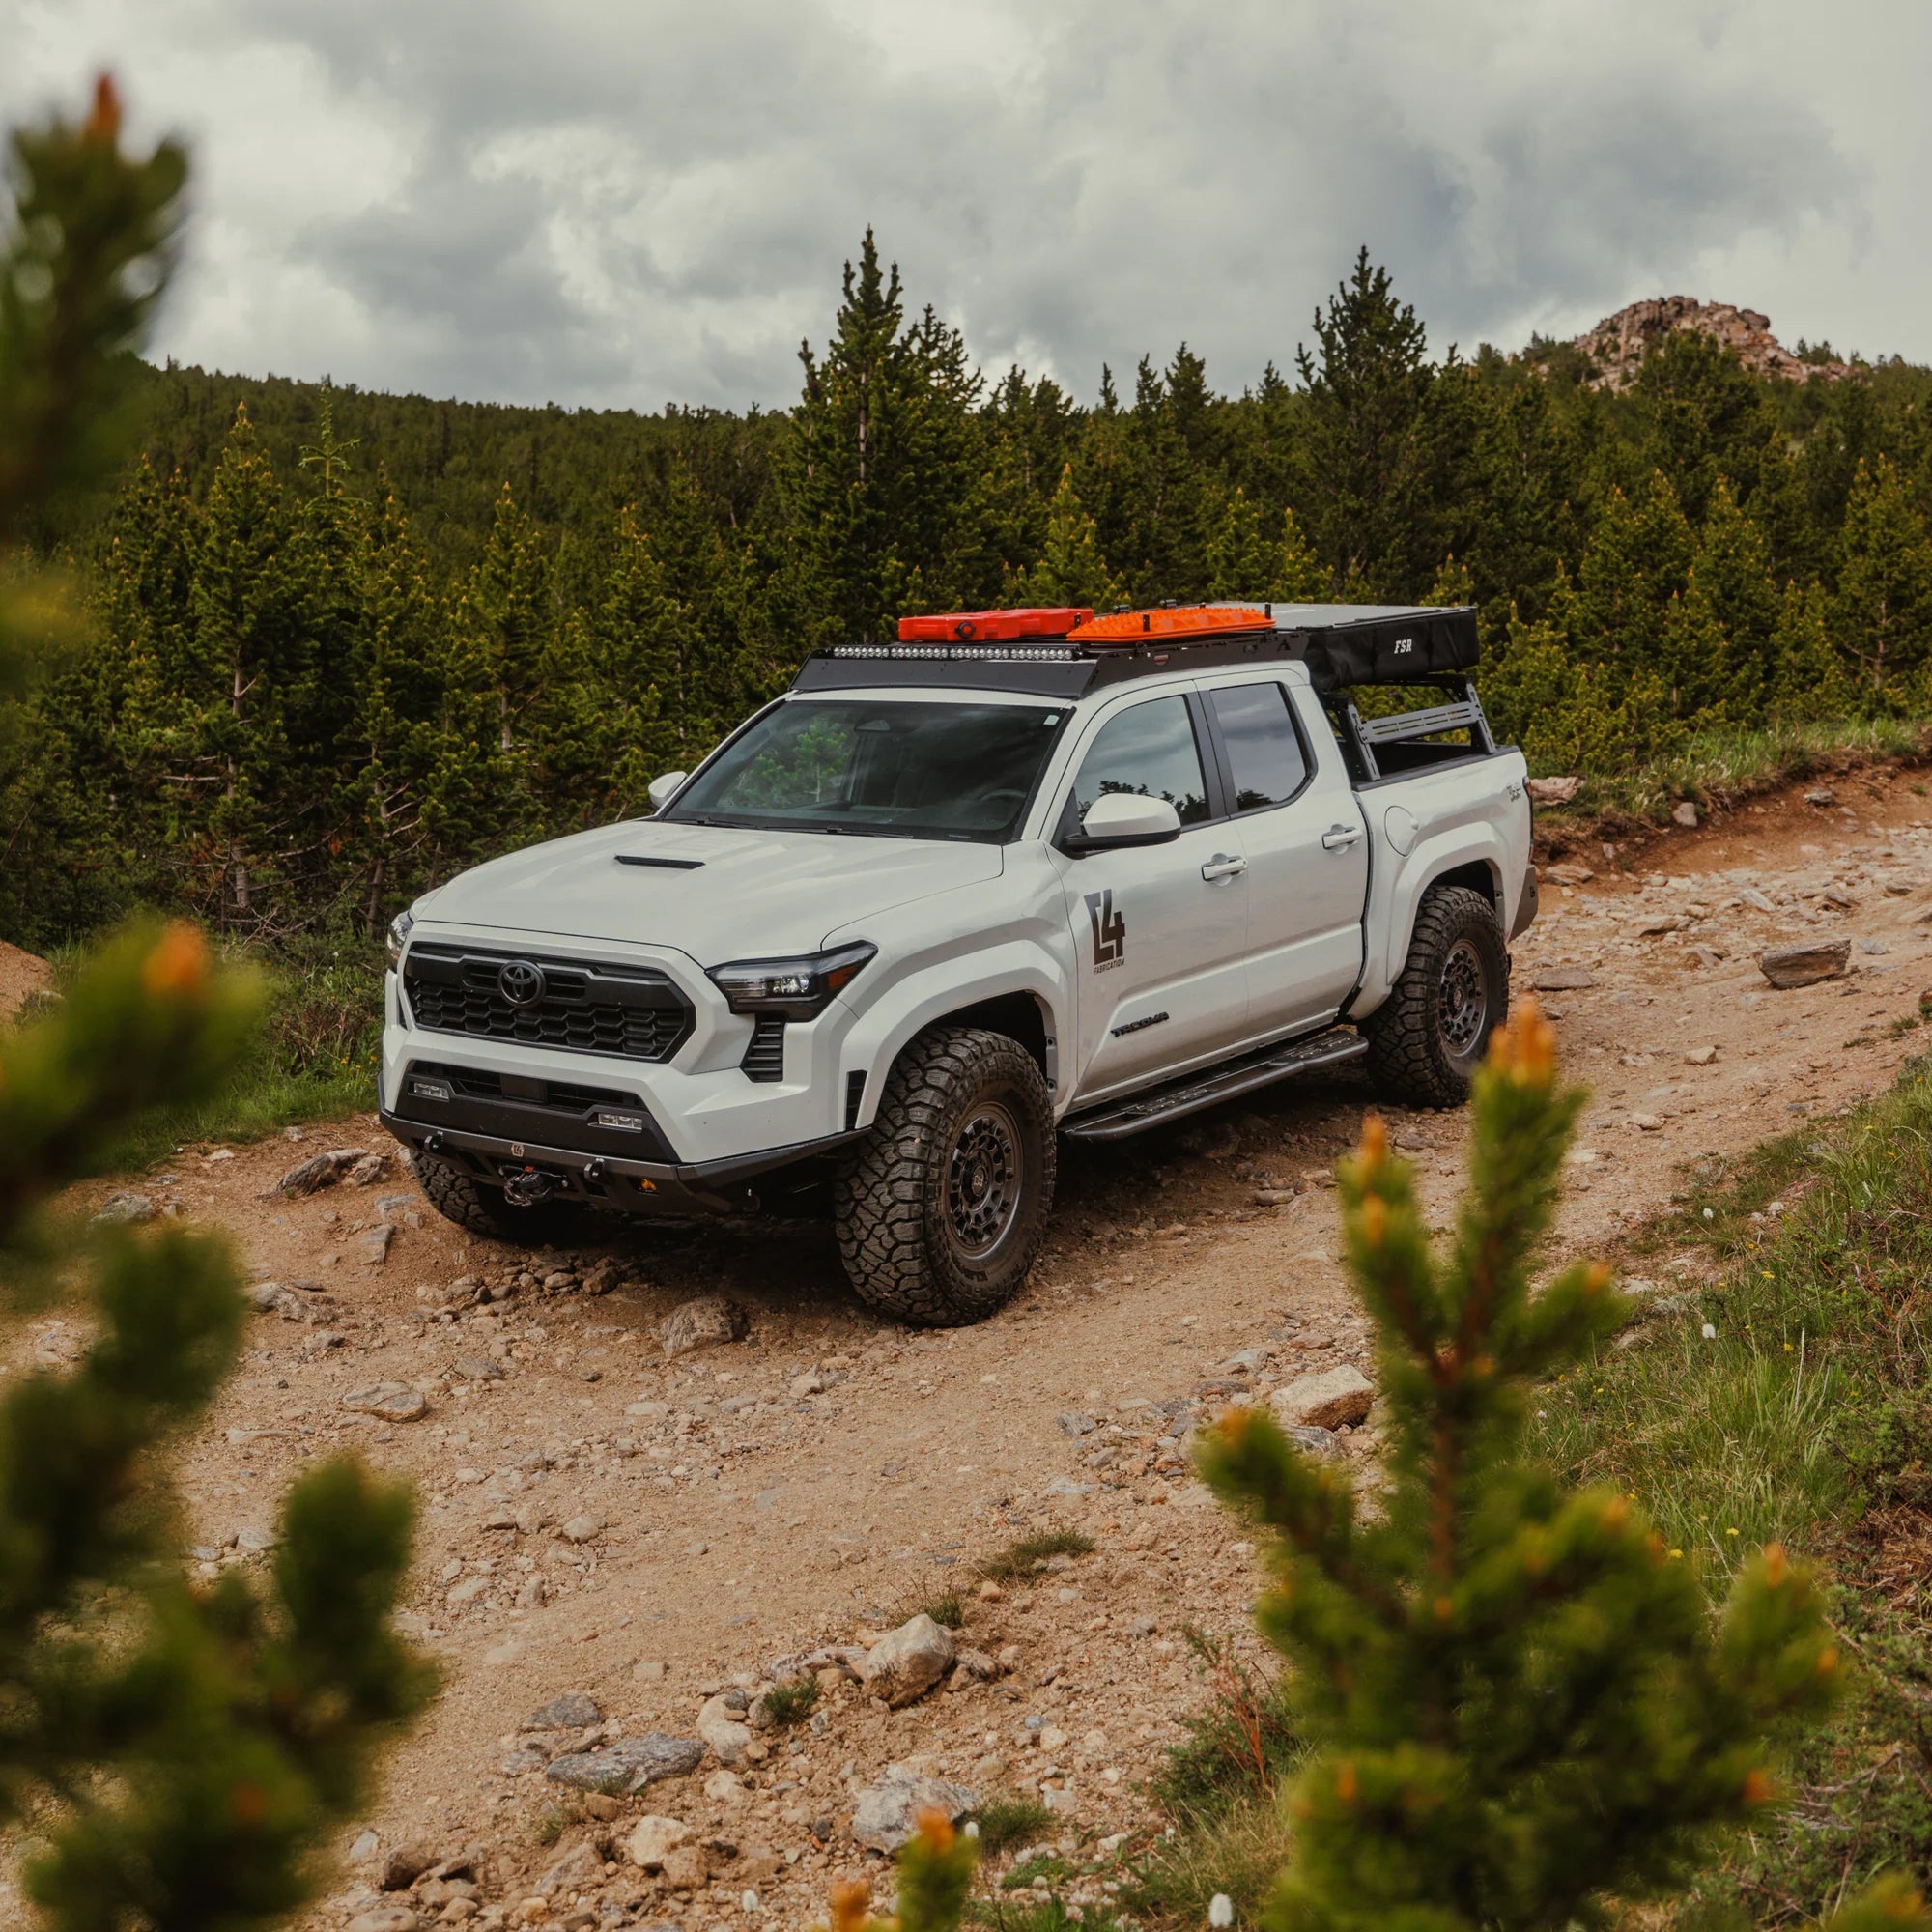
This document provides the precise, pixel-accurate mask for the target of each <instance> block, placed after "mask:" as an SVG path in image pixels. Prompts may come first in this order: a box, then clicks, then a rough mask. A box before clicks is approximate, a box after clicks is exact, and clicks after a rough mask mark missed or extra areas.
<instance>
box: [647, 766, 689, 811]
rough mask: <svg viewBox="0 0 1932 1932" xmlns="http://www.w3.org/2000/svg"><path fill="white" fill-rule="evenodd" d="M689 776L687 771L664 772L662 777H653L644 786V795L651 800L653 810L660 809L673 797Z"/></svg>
mask: <svg viewBox="0 0 1932 1932" xmlns="http://www.w3.org/2000/svg"><path fill="white" fill-rule="evenodd" d="M690 776H691V774H690V773H689V772H666V773H665V775H664V776H663V777H662V778H655V779H653V780H652V781H650V783H649V784H648V785H647V786H646V787H645V788H644V796H645V797H646V798H648V799H649V800H650V802H651V810H653V811H662V810H664V809H665V807H666V806H668V804H669V803H670V802H671V800H672V798H673V797H675V796H676V793H677V788H678V786H679V785H681V784H682V783H683V782H684V781H685V780H686V779H688V778H689V777H690Z"/></svg>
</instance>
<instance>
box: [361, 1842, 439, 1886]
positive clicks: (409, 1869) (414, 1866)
mask: <svg viewBox="0 0 1932 1932" xmlns="http://www.w3.org/2000/svg"><path fill="white" fill-rule="evenodd" d="M435 1863H436V1859H435V1857H434V1855H433V1854H431V1853H430V1852H428V1851H426V1850H424V1848H423V1847H422V1846H421V1845H395V1846H392V1847H391V1848H390V1850H389V1851H388V1852H387V1853H386V1854H385V1855H384V1859H383V1865H382V1869H381V1870H380V1871H379V1872H378V1873H377V1874H376V1884H377V1887H378V1889H381V1890H383V1891H407V1890H408V1889H410V1887H411V1886H412V1885H413V1884H415V1882H416V1880H417V1879H419V1878H421V1877H422V1875H423V1873H424V1872H426V1871H428V1870H429V1868H430V1866H431V1865H433V1864H435Z"/></svg>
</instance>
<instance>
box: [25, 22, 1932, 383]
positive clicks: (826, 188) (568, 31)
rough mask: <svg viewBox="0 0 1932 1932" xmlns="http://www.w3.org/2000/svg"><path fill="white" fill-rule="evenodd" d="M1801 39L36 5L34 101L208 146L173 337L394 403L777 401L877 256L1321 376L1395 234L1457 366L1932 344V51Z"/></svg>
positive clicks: (1695, 33)
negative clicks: (1324, 338)
mask: <svg viewBox="0 0 1932 1932" xmlns="http://www.w3.org/2000/svg"><path fill="white" fill-rule="evenodd" d="M1807 4H1808V0H1761V4H1758V5H1755V6H1753V7H1750V8H1748V9H1745V8H1742V7H1740V6H1736V5H1733V4H1731V0H1677V4H1670V5H1666V4H1664V0H1636V3H1635V4H1634V5H1626V6H1625V7H1624V8H1622V9H1619V10H1605V9H1603V8H1601V7H1600V6H1586V5H1584V4H1581V0H1575V4H1573V0H1471V4H1467V5H1464V6H1463V7H1461V8H1455V9H1446V8H1441V7H1438V6H1435V5H1433V4H1430V0H1199V3H1198V4H1193V5H1188V4H1183V0H1061V4H1059V5H1058V6H1057V7H1054V8H1052V9H1046V10H1042V9H1040V8H1038V7H1037V5H1033V6H1023V5H1022V4H1021V0H954V4H953V5H951V6H949V7H948V8H947V9H946V10H945V11H944V12H943V13H942V12H940V11H938V10H934V11H933V12H931V13H930V14H927V13H926V12H924V11H923V10H919V9H907V8H905V7H904V6H903V5H902V4H894V3H893V0H713V4H710V5H708V6H704V7H691V6H689V5H676V4H672V0H548V4H542V3H541V0H468V4H466V5H464V6H463V7H461V8H452V7H448V6H443V5H433V4H431V3H430V0H382V4H378V0H337V4H334V5H330V6H322V5H315V4H308V0H145V4H139V3H138V0H64V4H60V5H55V4H52V0H24V7H23V11H22V12H21V14H18V15H16V16H15V17H14V25H13V27H12V28H11V29H10V27H9V26H8V25H6V24H5V23H4V22H3V21H0V76H4V77H0V111H6V112H8V113H10V114H11V113H14V112H17V111H19V110H20V109H21V108H22V107H23V106H25V105H28V104H30V103H32V102H34V101H36V100H38V99H43V98H45V97H47V96H48V95H50V94H52V93H54V92H56V91H58V92H60V93H62V94H64V95H66V96H67V97H69V98H74V97H75V96H76V95H77V91H78V88H79V85H80V83H81V80H82V79H83V77H84V75H85V73H86V71H88V69H89V67H90V66H91V65H92V64H93V63H94V62H95V61H96V60H97V59H98V58H99V51H100V50H102V49H111V50H112V52H113V56H114V60H115V63H116V65H117V66H118V68H119V69H120V70H121V71H122V72H123V74H124V77H125V80H126V83H127V86H128V91H129V92H130V94H131V95H132V96H133V97H134V99H135V100H136V102H137V104H140V105H142V106H144V107H145V108H146V109H147V110H148V112H149V114H150V117H151V118H152V119H153V120H155V121H156V122H168V123H178V124H180V125H183V126H185V128H187V130H188V131H189V132H190V134H191V135H192V136H193V137H194V138H195V140H196V143H197V151H198V161H199V176H198V179H199V184H200V185H199V189H198V194H199V204H200V209H201V213H202V220H201V224H200V227H199V229H198V231H197V244H196V254H195V263H194V269H193V271H192V273H191V275H190V277H189V278H188V280H187V284H186V286H185V288H184V290H183V291H182V296H181V299H180V300H179V301H178V302H177V304H176V306H175V308H174V310H173V312H172V314H171V317H170V320H169V324H168V339H167V341H166V344H165V346H166V347H167V348H168V349H169V350H170V351H172V352H173V353H174V354H177V355H182V356H184V357H187V358H190V359H195V360H200V361H205V362H210V363H214V364H217V365H222V366H228V367H240V368H244V369H250V370H261V369H265V368H274V369H277V370H280V371H283V372H285V373H293V374H301V375H316V374H320V373H323V372H324V371H325V370H327V371H329V372H331V373H333V374H334V375H335V376H336V377H337V378H338V379H339V380H345V381H355V382H357V383H360V384H364V385H368V386H384V387H404V388H420V389H425V390H428V391H430V392H432V393H440V394H448V393H455V394H459V395H467V396H480V397H493V398H500V399H504V400H517V401H543V400H556V401H560V402H565V403H592V404H629V405H634V406H639V407H644V408H654V407H657V406H658V405H659V404H661V403H663V402H665V401H668V400H678V401H685V402H693V403H713V404H720V405H725V406H732V407H742V406H743V405H745V404H746V403H748V402H751V401H753V400H758V401H762V402H764V403H766V404H773V403H779V404H782V403H784V402H787V401H789V400H790V398H791V397H792V395H793V394H794V393H795V391H796V386H797V368H796V364H795V362H794V360H793V356H794V354H795V351H796V347H797V343H798V340H799V338H800V336H801V335H805V334H809V335H810V336H811V337H812V338H813V339H814V340H816V339H820V338H822V337H823V335H824V334H825V332H826V330H827V327H828V326H829V323H830V319H831V312H832V308H833V305H834V303H835V301H836V298H837V290H838V265H839V263H840V261H841V260H842V259H843V258H844V257H845V256H847V255H849V254H851V253H852V252H853V250H854V248H855V246H856V243H857V241H858V239H859V236H860V233H861V231H862V229H863V228H864V226H865V225H866V224H867V222H871V223H873V224H874V225H875V226H876V228H877V230H878V232H879V236H880V241H881V245H882V246H883V247H884V248H885V249H886V251H887V252H888V253H890V254H892V255H895V256H896V257H897V259H898V260H899V261H900V262H901V264H902V265H903V268H904V271H905V276H906V282H907V288H908V293H909V295H910V296H911V297H912V298H914V299H915V300H918V301H924V300H930V301H932V302H933V303H934V304H935V305H936V306H937V307H938V308H939V309H940V310H941V311H942V313H945V314H947V315H949V316H951V317H952V318H953V319H955V320H957V321H958V322H959V323H960V324H961V325H962V326H963V327H965V329H966V331H967V337H968V340H969V342H970V343H971V345H972V347H973V349H974V352H975V353H976V354H977V355H980V357H981V358H982V359H983V360H984V361H985V362H986V363H987V364H988V365H989V366H992V367H994V368H998V367H1000V366H1003V365H1004V363H1005V362H1006V361H1007V360H1009V359H1011V358H1018V359H1021V360H1023V361H1025V362H1026V363H1028V364H1029V365H1030V366H1032V367H1034V368H1046V369H1050V370H1051V371H1052V372H1053V373H1055V374H1057V375H1058V376H1059V377H1060V378H1061V379H1062V380H1063V381H1065V382H1066V383H1067V384H1069V385H1070V386H1072V387H1073V388H1074V389H1075V390H1076V391H1078V392H1079V393H1082V394H1089V395H1091V394H1092V393H1093V391H1094V387H1095V384H1096V383H1097V379H1098V374H1099V366H1100V363H1101V362H1102V361H1103V360H1106V361H1109V362H1111V363H1112V364H1113V365H1114V367H1115V369H1116V370H1117V372H1119V373H1121V374H1122V376H1123V377H1124V375H1125V374H1126V372H1128V371H1130V370H1131V367H1132V364H1133V363H1134V361H1135V360H1136V359H1137V358H1138V357H1139V356H1140V355H1142V354H1143V353H1144V352H1150V351H1151V352H1152V353H1153V354H1154V355H1155V356H1156V357H1157V358H1162V359H1164V358H1165V356H1166V355H1168V354H1169V353H1170V352H1171V351H1172V349H1173V347H1174V346H1175V344H1176V343H1178V342H1179V341H1180V340H1181V339H1182V338H1185V339H1187V340H1188V341H1189V342H1191V343H1192V344H1193V345H1194V347H1195V348H1196V349H1198V350H1200V351H1201V352H1202V353H1203V354H1204V355H1207V357H1208V365H1209V373H1210V376H1211V377H1212V378H1213V380H1215V381H1216V382H1217V383H1218V384H1220V385H1222V386H1224V387H1239V386H1241V385H1242V384H1247V383H1251V382H1253V381H1254V380H1255V379H1256V378H1257V377H1258V376H1259V374H1260V372H1261V370H1262V368H1263V366H1264V363H1265V362H1266V361H1268V360H1269V359H1273V360H1274V361H1275V362H1276V363H1277V364H1280V365H1286V364H1287V363H1288V361H1289V359H1290V357H1291V356H1292V355H1293V349H1294V346H1295V343H1296V342H1297V341H1298V340H1299V339H1301V338H1302V337H1303V336H1304V335H1305V334H1306V333H1307V330H1308V319H1309V316H1310V313H1311V311H1312V310H1313V308H1314V307H1315V305H1316V303H1317V302H1318V301H1319V300H1321V298H1323V297H1324V296H1325V294H1326V293H1327V291H1328V290H1329V289H1330V288H1331V287H1332V286H1333V285H1334V283H1335V282H1336V281H1337V280H1338V279H1339V278H1340V276H1341V275H1342V274H1343V273H1344V272H1346V270H1347V268H1348V265H1349V262H1350V258H1351V257H1352V255H1353V252H1354V249H1355V246H1356V244H1357V243H1358V242H1362V241H1366V242H1367V243H1368V245H1369V248H1370V250H1371V252H1372V254H1374V255H1375V256H1376V258H1377V259H1378V260H1379V261H1382V262H1384V263H1386V264H1387V265H1388V266H1389V267H1390V269H1391V270H1393V272H1394V274H1395V276H1396V280H1397V286H1398V288H1399V289H1400V290H1401V291H1402V293H1403V294H1404V295H1405V296H1406V298H1408V299H1410V300H1412V301H1413V302H1414V303H1415V304H1416V307H1417V309H1418V311H1419V312H1420V313H1421V314H1422V315H1423V316H1424V318H1425V319H1426V320H1427V321H1428V322H1429V324H1430V327H1431V333H1432V339H1433V340H1434V341H1435V343H1436V344H1437V345H1438V346H1440V345H1443V344H1446V342H1447V341H1448V340H1450V339H1452V338H1453V339H1460V340H1461V341H1462V342H1463V344H1464V345H1465V346H1469V345H1472V344H1473V342H1474V341H1475V340H1476V339H1477V338H1478V337H1487V338H1490V339H1493V340H1496V341H1498V342H1501V343H1503V344H1504V345H1505V346H1513V345H1514V344H1516V343H1518V342H1520V340H1521V339H1522V338H1523V337H1524V336H1525V335H1526V334H1527V333H1528V331H1529V330H1530V329H1531V328H1532V327H1541V328H1544V329H1546V330H1552V331H1553V330H1569V331H1572V332H1574V331H1575V330H1576V329H1577V328H1580V327H1583V326H1585V325H1587V324H1588V323H1590V322H1592V321H1594V320H1595V319H1596V318H1597V316H1599V315H1600V314H1602V313H1604V312H1605V311H1606V310H1608V309H1610V308H1613V307H1615V306H1617V305H1618V304H1619V303H1621V302H1623V301H1625V300H1629V299H1632V298H1634V297H1636V296H1638V295H1643V294H1652V293H1660V292H1664V291H1665V290H1666V289H1678V288H1682V289H1686V290H1688V291H1689V292H1691V293H1697V294H1704V295H1715V296H1719V297H1721V298H1726V299H1731V300H1738V301H1745V302H1750V303H1753V304H1754V305H1757V306H1760V307H1765V308H1769V309H1771V310H1772V311H1773V315H1774V321H1775V322H1776V323H1777V324H1778V325H1779V327H1781V328H1783V329H1784V330H1785V331H1786V332H1787V333H1790V334H1797V333H1801V332H1808V333H1810V334H1812V335H1814V336H1815V335H1818V334H1823V333H1827V332H1830V333H1833V334H1834V335H1835V336H1837V337H1839V338H1854V339H1857V340H1859V341H1860V342H1861V344H1862V345H1863V346H1865V347H1867V348H1879V347H1883V348H1887V349H1892V348H1896V349H1898V350H1901V351H1904V352H1906V353H1910V354H1914V355H1920V356H1928V357H1932V323H1928V322H1927V321H1926V320H1925V319H1924V318H1925V317H1926V315H1927V314H1928V313H1932V309H1929V308H1928V304H1927V303H1926V301H1925V300H1924V298H1925V297H1926V296H1927V295H1932V270H1928V269H1927V268H1926V267H1925V266H1924V265H1925V264H1926V262H1927V260H1928V259H1932V249H1928V248H1927V247H1926V246H1925V245H1924V244H1925V242H1926V241H1927V240H1928V239H1932V238H1928V237H1927V234H1926V224H1927V216H1926V214H1925V213H1924V212H1923V211H1922V210H1920V209H1918V206H1917V197H1916V192H1915V190H1914V189H1913V187H1912V185H1911V183H1912V180H1913V178H1914V174H1915V171H1916V170H1917V168H1918V165H1919V163H1920V162H1922V160H1923V159H1924V158H1925V154H1924V142H1925V138H1926V137H1925V136H1924V135H1922V134H1920V133H1918V132H1915V131H1913V130H1915V129H1916V128H1918V125H1919V117H1917V116H1916V115H1915V114H1914V113H1913V112H1912V102H1911V75H1912V73H1913V72H1914V71H1923V65H1924V63H1923V59H1922V56H1923V55H1924V54H1925V53H1926V52H1928V51H1932V26H1928V25H1927V23H1926V20H1925V19H1924V18H1923V17H1922V16H1921V14H1919V12H1918V10H1914V9H1910V8H1908V7H1905V6H1899V7H1898V8H1897V9H1896V10H1894V9H1893V8H1892V7H1891V6H1890V5H1889V0H1888V4H1881V0H1863V7H1862V10H1861V6H1859V5H1857V4H1855V5H1853V6H1852V7H1851V9H1850V12H1851V13H1853V14H1857V13H1859V12H1861V11H1866V12H1870V13H1872V14H1877V15H1881V16H1883V17H1882V18H1880V19H1876V20H1873V21H1870V22H1867V23H1865V25H1864V27H1863V28H1862V29H1861V28H1857V27H1854V26H1852V25H1848V24H1847V25H1842V31H1841V32H1839V33H1838V34H1835V35H1822V36H1821V35H1820V34H1819V32H1818V30H1817V28H1816V27H1815V25H1814V24H1813V23H1812V22H1810V20H1809V19H1808V17H1807V14H1806V11H1805V8H1806V5H1807ZM1042 16H1043V17H1042ZM1875 35H1882V36H1884V37H1887V42H1888V44H1889V45H1891V47H1892V49H1893V53H1894V55H1895V58H1894V59H1892V60H1890V61H1888V62H1886V63H1883V64H1881V65H1880V68H1879V70H1878V71H1874V66H1873V63H1872V62H1871V61H1870V59H1869V53H1868V49H1869V47H1870V46H1871V44H1872V43H1873V39H1874V36H1875ZM1807 36H1808V38H1806V37H1807ZM1860 46H1863V47H1864V48H1865V49H1867V52H1866V53H1865V54H1864V55H1861V54H1859V52H1858V48H1859V47H1860ZM1915 49H1916V50H1917V52H1918V55H1919V56H1921V58H1918V59H1915V58H1913V53H1914V50H1915ZM1888 89H1890V90H1893V91H1894V92H1895V94H1896V100H1897V105H1898V108H1899V110H1900V111H1899V113H1898V114H1897V115H1896V116H1895V117H1894V116H1889V115H1888V114H1887V113H1886V111H1885V107H1886V100H1885V98H1884V97H1885V95H1886V91H1887V90H1888ZM1747 274H1748V276H1749V277H1750V285H1748V286H1746V285H1744V284H1743V283H1742V282H1741V281H1740V280H1739V279H1737V278H1738V277H1741V276H1744V275H1747ZM1787 296H1788V297H1789V298H1790V302H1787V299H1786V298H1787ZM1794 305H1795V306H1794ZM1888 331H1889V333H1887V332H1888Z"/></svg>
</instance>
